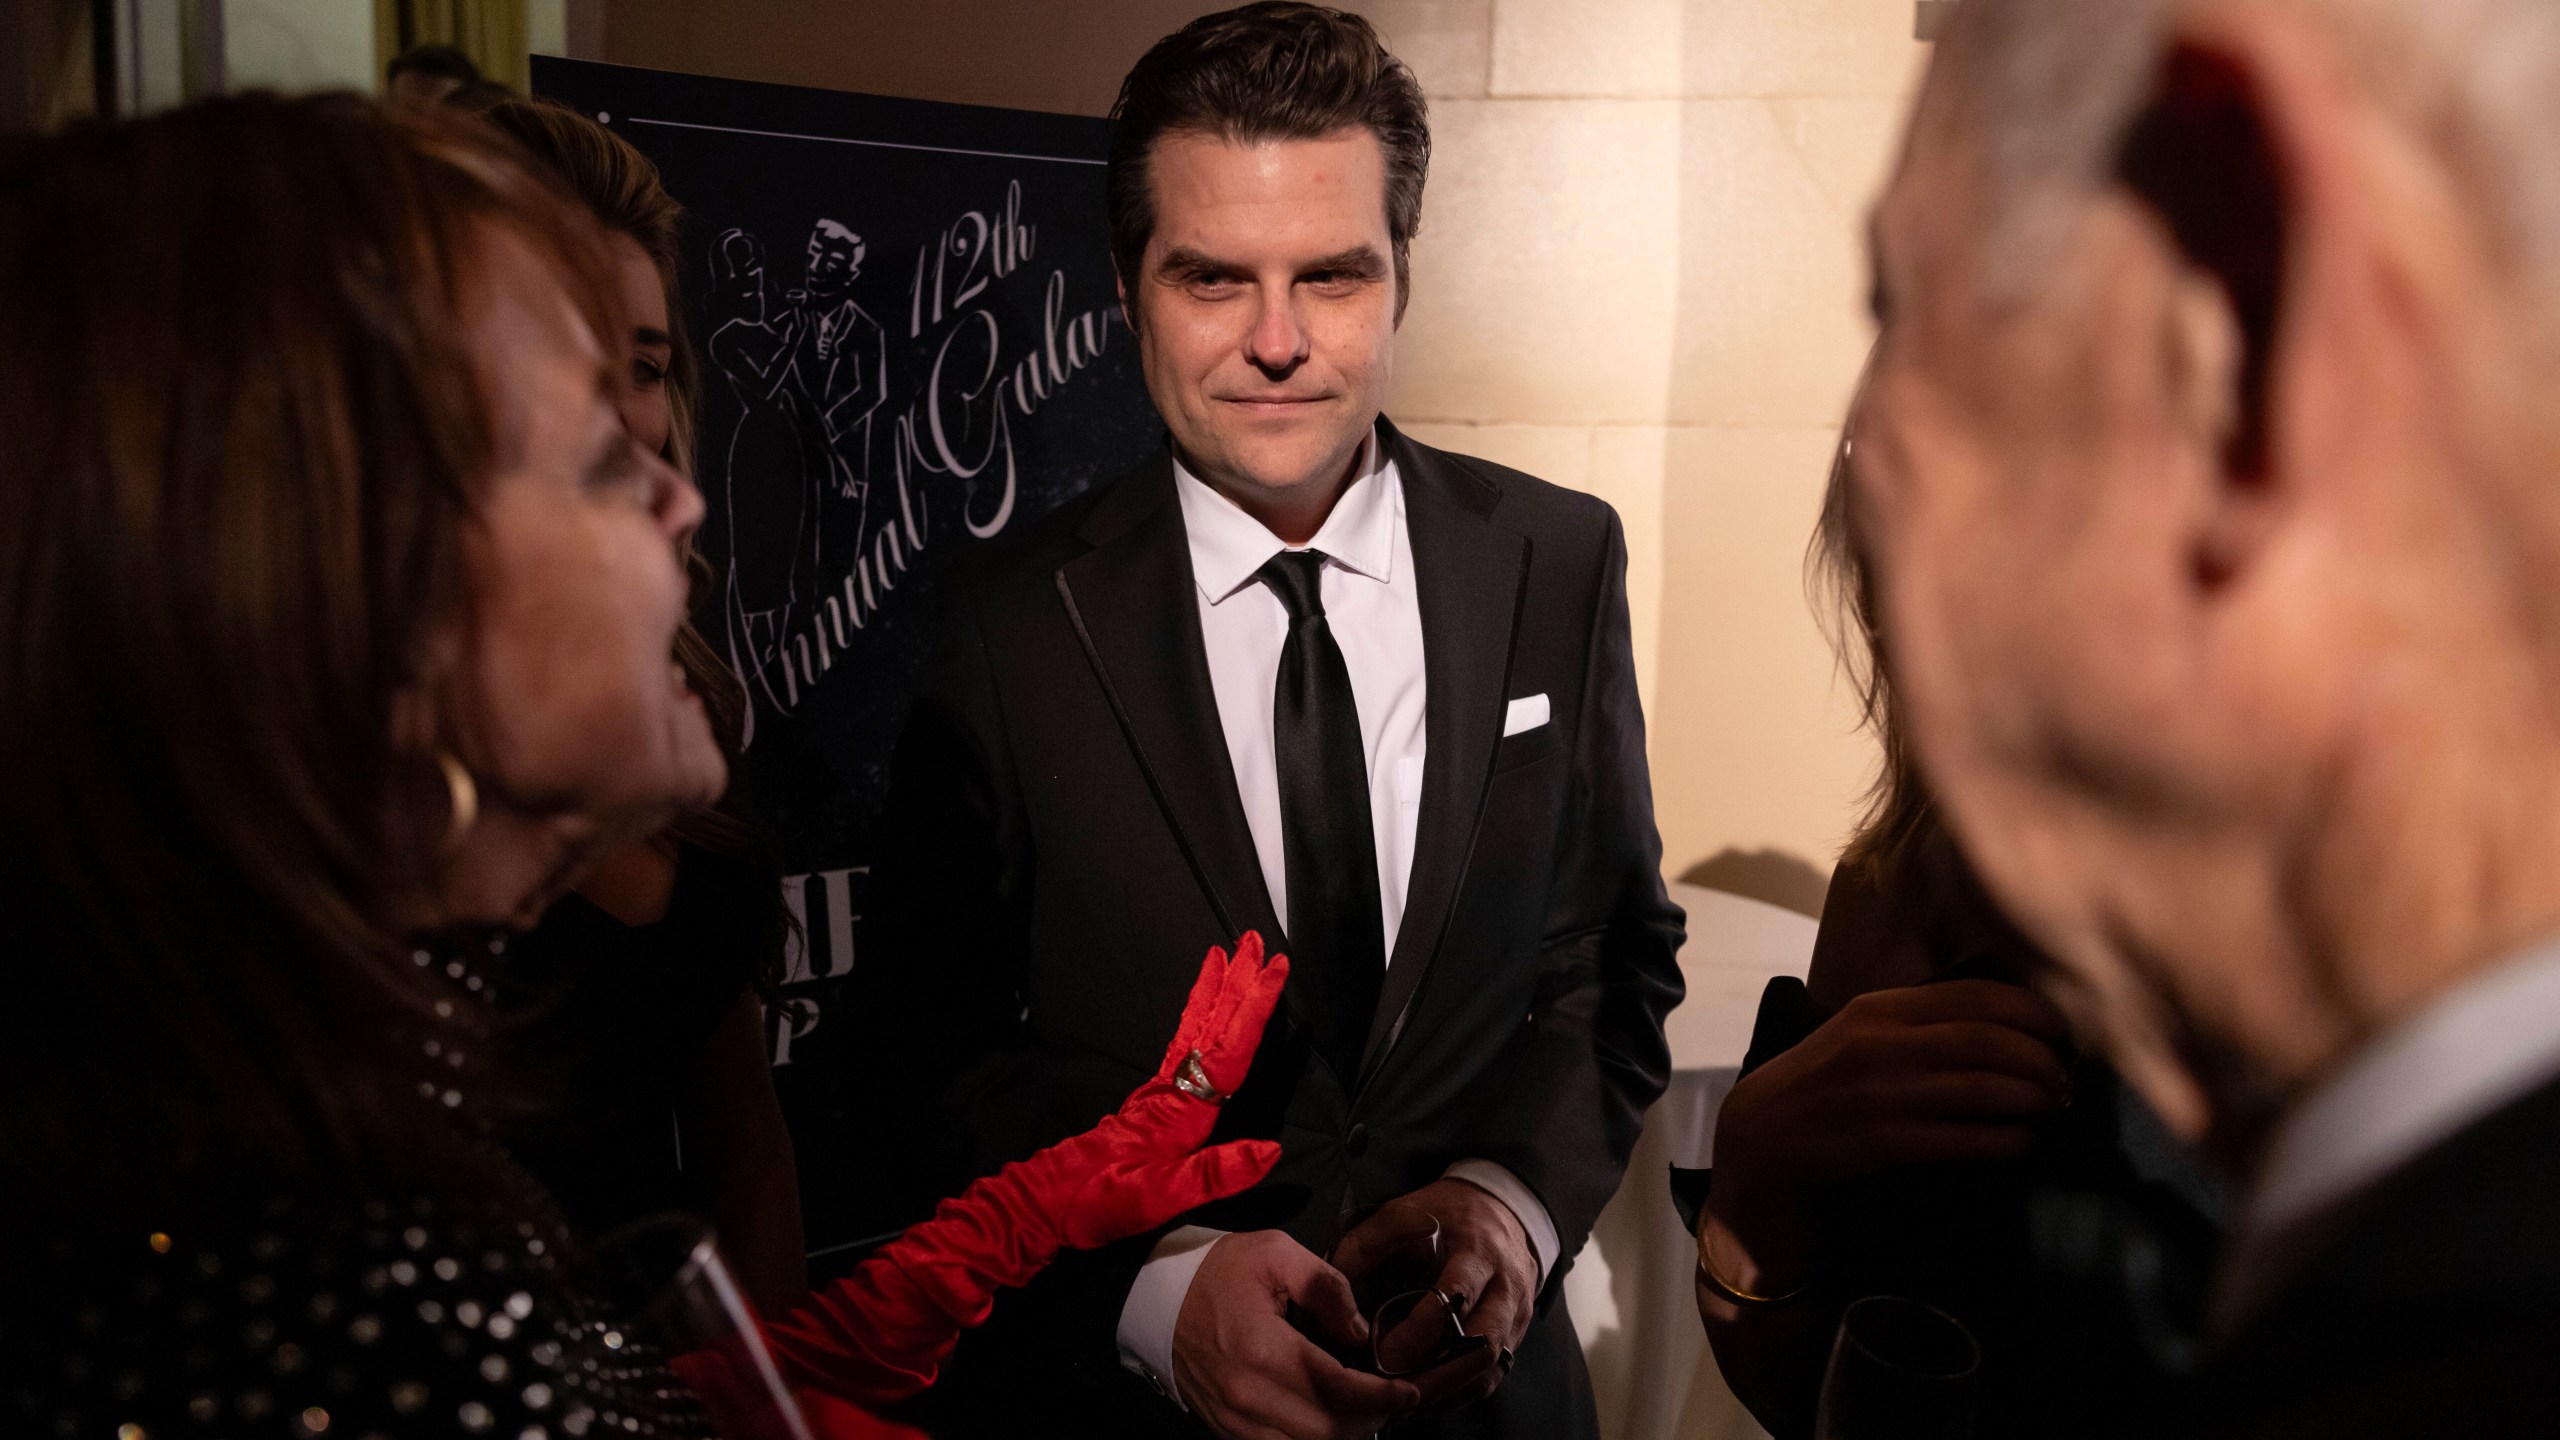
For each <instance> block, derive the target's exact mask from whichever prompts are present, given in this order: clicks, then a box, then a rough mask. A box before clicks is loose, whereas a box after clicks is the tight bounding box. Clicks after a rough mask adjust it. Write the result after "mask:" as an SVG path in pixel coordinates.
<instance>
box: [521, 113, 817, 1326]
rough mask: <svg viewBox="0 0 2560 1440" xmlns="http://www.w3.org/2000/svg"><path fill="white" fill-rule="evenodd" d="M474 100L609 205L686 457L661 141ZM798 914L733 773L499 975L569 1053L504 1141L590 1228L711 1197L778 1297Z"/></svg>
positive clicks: (627, 303)
mask: <svg viewBox="0 0 2560 1440" xmlns="http://www.w3.org/2000/svg"><path fill="white" fill-rule="evenodd" d="M479 118H480V120H481V122H482V123H484V124H487V125H489V126H492V127H493V128H495V129H496V130H498V131H499V132H500V133H502V134H504V135H506V136H507V137H508V138H510V139H512V140H513V141H515V142H516V144H518V145H519V146H521V147H523V149H524V150H525V151H526V152H527V153H528V154H530V155H531V156H532V157H533V158H534V159H535V160H536V161H538V162H540V163H541V165H542V167H543V168H544V169H545V170H546V171H548V172H549V173H550V175H551V176H552V177H553V178H555V179H556V180H558V181H559V182H560V183H561V184H562V185H563V186H564V187H566V189H567V190H568V192H569V193H570V195H571V196H573V197H574V198H575V199H577V200H578V201H579V203H581V204H583V205H584V206H586V208H587V209H588V210H589V211H590V212H592V213H593V214H594V216H595V218H596V219H597V220H598V221H599V222H600V223H601V224H602V226H603V230H604V244H605V249H606V251H607V254H608V256H609V258H610V259H611V261H612V267H613V280H614V286H615V291H616V294H617V295H618V296H619V298H620V300H621V302H622V309H623V313H624V316H625V319H626V321H627V333H628V336H629V345H628V352H629V363H628V366H627V368H626V369H624V371H623V372H622V374H621V376H620V378H619V381H618V383H617V385H616V387H615V405H616V407H617V408H618V409H620V410H621V412H622V419H623V424H624V425H625V426H626V427H627V428H628V429H629V430H630V432H631V438H632V439H633V440H634V441H635V442H637V443H638V444H639V445H640V447H641V448H642V449H644V450H647V451H649V452H651V453H652V454H655V455H657V456H659V457H660V458H662V459H664V460H665V461H666V462H667V463H668V464H669V465H671V466H673V467H675V469H676V470H677V471H678V472H679V473H681V474H686V475H690V474H691V473H692V469H693V433H694V429H693V421H694V411H695V406H696V404H697V402H698V398H699V397H698V394H697V391H696V385H697V383H698V376H699V373H700V372H699V369H698V367H697V366H696V364H695V361H694V356H693V351H692V347H691V346H690V345H689V344H687V342H686V337H685V327H684V304H683V297H682V293H681V291H680V288H679V286H678V283H677V279H676V276H677V266H678V263H679V259H680V256H681V254H682V242H683V228H684V209H683V207H682V206H680V205H678V204H677V203H676V202H675V199H674V197H673V196H670V195H669V194H667V191H666V187H665V186H664V185H663V184H661V183H660V182H659V179H658V172H657V167H656V166H653V165H651V164H650V163H649V161H648V158H647V157H645V156H643V155H642V154H641V153H640V152H639V151H637V150H634V149H633V148H631V146H630V145H628V144H627V143H625V142H624V141H623V140H622V139H621V137H619V136H617V135H615V134H613V132H611V131H609V130H607V129H605V128H604V127H603V126H601V125H598V124H596V123H595V122H594V121H591V120H589V119H587V118H586V117H585V116H583V115H580V114H578V113H576V112H575V111H572V110H569V109H566V108H564V107H562V106H559V105H554V104H550V103H548V102H544V101H530V100H508V101H505V102H503V103H501V104H498V105H495V106H492V107H490V108H489V109H488V110H486V111H483V112H481V115H480V117H479ZM685 557H686V561H687V569H688V570H689V571H690V572H691V574H692V576H693V580H694V590H693V595H694V600H695V602H696V604H697V605H698V604H699V602H700V600H701V598H702V596H703V595H704V593H705V592H706V591H707V590H708V588H709V583H710V570H709V567H708V566H707V565H706V564H704V563H703V562H702V560H701V558H700V556H699V555H698V554H696V553H695V552H694V551H693V549H692V548H691V547H690V546H688V547H687V548H686V552H685ZM675 658H676V663H677V664H678V665H680V666H682V667H683V668H684V673H685V681H686V683H687V684H688V685H690V686H691V687H692V689H693V692H694V693H695V694H696V695H698V696H700V697H702V702H703V710H704V713H705V714H706V715H707V716H708V717H709V719H710V722H711V730H712V734H713V735H714V736H715V737H716V738H717V739H718V740H719V742H720V750H721V753H722V754H723V755H725V756H727V757H728V759H729V761H730V763H731V764H732V765H733V766H734V765H735V764H736V763H737V760H738V758H739V754H740V751H741V749H742V740H743V737H744V731H745V719H746V705H747V695H746V691H745V689H744V688H743V687H742V686H741V685H740V684H739V683H738V679H737V676H736V675H735V674H734V673H733V672H732V671H731V670H730V668H729V666H728V665H727V664H726V663H725V662H724V661H722V659H721V658H720V656H719V653H718V652H717V651H715V650H713V649H712V648H711V645H710V644H709V642H707V641H705V640H704V639H703V638H702V635H701V633H700V632H699V631H697V630H695V629H694V627H693V624H692V622H691V621H690V620H688V621H686V622H685V623H684V624H683V625H681V626H679V627H677V630H676V641H675ZM786 923H787V922H786V920H785V918H784V912H783V906H782V876H781V872H780V870H779V868H778V867H777V866H775V864H774V863H773V860H772V857H771V855H770V854H769V853H768V850H767V847H766V846H765V845H764V844H763V843H762V842H761V837H760V836H759V835H758V833H757V831H756V830H755V829H754V828H753V827H752V826H751V825H750V824H749V823H748V822H747V821H746V820H745V819H744V818H743V810H742V807H741V806H740V804H739V802H738V799H737V797H736V794H735V792H734V790H733V792H732V793H731V795H730V796H728V797H726V798H724V800H723V801H722V803H721V804H720V805H719V806H717V807H713V808H709V809H704V810H699V811H695V812H692V813H690V814H687V815H684V816H681V817H679V818H678V819H677V821H676V822H675V823H674V824H673V825H670V826H669V827H668V828H667V829H665V830H664V831H661V832H660V833H658V834H656V835H652V836H649V837H646V838H645V839H643V840H641V841H639V842H638V843H636V844H632V845H627V846H624V847H622V848H621V849H619V850H616V851H614V852H613V853H612V854H609V855H606V856H603V857H602V858H600V859H599V860H598V862H597V864H596V866H595V868H594V869H593V870H592V871H591V872H590V873H589V874H588V875H587V877H586V878H585V879H583V880H581V881H579V882H578V884H577V886H576V887H575V888H574V889H572V890H571V891H570V893H569V894H567V895H565V896H562V897H561V899H560V900H559V902H558V903H556V904H554V905H553V906H552V907H551V909H550V910H548V911H547V912H545V913H544V915H543V918H542V923H541V924H540V925H538V926H537V927H535V929H534V930H533V932H532V933H531V934H529V935H527V936H525V937H523V939H522V940H520V941H518V942H517V943H516V944H515V945H514V946H513V947H512V948H511V950H510V952H509V956H508V965H507V977H506V978H507V981H508V986H509V989H510V991H511V992H513V997H514V999H515V1000H516V1001H517V1002H519V1003H518V1004H516V1005H515V1006H513V1007H511V1008H512V1009H513V1010H514V1011H515V1013H516V1015H517V1023H516V1024H515V1026H514V1027H513V1033H511V1035H510V1036H509V1040H508V1044H509V1048H510V1049H511V1050H513V1051H516V1052H518V1053H521V1054H523V1055H525V1056H527V1057H544V1058H547V1059H549V1060H550V1061H551V1062H552V1063H553V1065H554V1067H555V1069H556V1070H557V1071H558V1072H559V1073H558V1074H557V1076H556V1079H555V1082H554V1083H555V1086H556V1089H557V1092H558V1096H559V1098H558V1100H557V1103H555V1104H553V1105H551V1106H549V1107H546V1109H545V1110H544V1111H543V1112H541V1113H539V1114H533V1115H527V1116H523V1117H520V1119H519V1120H518V1121H517V1122H516V1123H513V1124H510V1125H508V1126H507V1127H506V1139H507V1143H508V1148H509V1149H510V1150H512V1151H513V1152H514V1153H515V1155H516V1157H517V1158H518V1159H519V1160H522V1161H523V1162H524V1163H525V1165H526V1167H527V1168H528V1169H530V1170H532V1171H533V1172H534V1174H535V1175H536V1176H538V1177H540V1178H541V1180H542V1181H543V1183H544V1184H545V1185H547V1186H549V1187H550V1189H551V1192H552V1194H553V1195H554V1196H555V1197H556V1198H557V1199H558V1200H559V1201H560V1204H561V1207H562V1208H563V1209H564V1210H566V1211H567V1212H568V1214H569V1217H570V1218H571V1219H572V1220H573V1221H575V1222H576V1223H577V1224H579V1225H580V1226H581V1227H583V1228H585V1229H587V1230H590V1231H593V1232H596V1233H602V1232H605V1231H608V1230H612V1229H614V1228H616V1227H617V1226H620V1225H622V1224H624V1223H627V1222H629V1221H633V1220H637V1219H640V1218H642V1217H644V1216H648V1215H652V1214H657V1213H661V1212H666V1211H689V1212H693V1213H696V1214H700V1215H703V1216H706V1217H708V1218H709V1219H710V1220H711V1221H712V1222H713V1225H714V1227H715V1228H716V1229H717V1231H718V1233H719V1236H720V1245H721V1248H722V1249H723V1250H724V1251H725V1252H726V1253H727V1254H728V1256H729V1260H730V1264H731V1265H732V1266H733V1267H735V1269H736V1270H737V1272H738V1278H739V1280H740V1282H741V1283H742V1284H744V1285H745V1286H746V1288H747V1291H748V1293H749V1294H751V1295H752V1296H754V1297H755V1300H756V1302H757V1303H758V1304H760V1305H762V1306H763V1307H765V1308H766V1309H767V1310H771V1311H777V1312H778V1311H780V1310H782V1309H786V1308H788V1307H790V1306H792V1305H796V1304H798V1303H799V1301H800V1299H801V1297H802V1295H803V1294H804V1293H805V1292H806V1291H807V1290H808V1288H809V1280H808V1267H807V1264H806V1263H805V1261H804V1259H803V1254H802V1252H803V1250H804V1248H805V1245H804V1242H803V1240H802V1232H801V1223H800V1195H799V1185H798V1179H797V1173H796V1166H795V1164H794V1160H793V1155H792V1148H791V1136H790V1133H789V1131H788V1130H786V1129H785V1128H784V1126H783V1120H782V1107H781V1105H780V1104H779V1102H778V1101H777V1100H776V1099H775V1096H774V1090H773V1072H772V1069H771V1067H770V1065H769V1064H768V1062H767V1055H766V1050H765V1002H766V1001H767V1000H778V998H779V997H778V994H777V991H776V986H777V982H778V980H779V978H780V974H781V969H782V945H783V936H784V933H785V930H784V927H785V925H786Z"/></svg>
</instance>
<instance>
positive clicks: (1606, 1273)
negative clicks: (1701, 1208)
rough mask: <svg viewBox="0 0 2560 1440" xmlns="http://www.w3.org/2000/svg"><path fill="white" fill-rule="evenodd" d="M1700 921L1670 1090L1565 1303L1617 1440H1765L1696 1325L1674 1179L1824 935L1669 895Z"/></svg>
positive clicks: (1715, 894) (1698, 1149)
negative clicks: (1776, 981) (1776, 991)
mask: <svg viewBox="0 0 2560 1440" xmlns="http://www.w3.org/2000/svg"><path fill="white" fill-rule="evenodd" d="M1672 891H1673V896H1672V898H1673V899H1675V900H1677V901H1678V902H1679V903H1680V904H1681V905H1682V906H1683V907H1684V908H1685V909H1687V910H1688V912H1689V936H1690V939H1689V944H1688V946H1687V947H1686V948H1685V949H1683V950H1682V951H1681V952H1680V970H1681V973H1682V975H1683V976H1684V977H1685V978H1686V979H1687V981H1688V984H1689V995H1688V999H1687V1000H1685V1001H1684V1002H1683V1003H1682V1004H1681V1007H1680V1008H1679V1009H1678V1010H1675V1011H1673V1012H1672V1015H1671V1020H1670V1023H1669V1025H1668V1026H1667V1027H1666V1028H1667V1033H1668V1035H1669V1038H1670V1041H1671V1063H1672V1065H1673V1067H1674V1068H1673V1071H1672V1076H1671V1087H1670V1089H1668V1090H1667V1091H1665V1092H1664V1093H1663V1096H1662V1099H1661V1100H1660V1101H1658V1102H1657V1103H1656V1104H1655V1105H1654V1107H1653V1109H1652V1111H1651V1112H1649V1113H1648V1114H1647V1115H1646V1117H1645V1127H1644V1135H1643V1138H1642V1139H1640V1140H1638V1141H1637V1142H1636V1152H1635V1158H1634V1159H1633V1160H1631V1161H1630V1162H1629V1163H1628V1165H1627V1179H1626V1183H1625V1184H1624V1185H1622V1186H1620V1187H1619V1190H1618V1195H1617V1198H1616V1199H1614V1200H1612V1201H1610V1202H1609V1208H1608V1209H1606V1210H1604V1211H1602V1212H1601V1214H1600V1221H1599V1223H1598V1224H1597V1225H1596V1226H1594V1227H1593V1228H1592V1232H1591V1241H1590V1243H1589V1244H1588V1245H1586V1246H1584V1247H1583V1250H1582V1254H1581V1256H1580V1258H1578V1259H1577V1260H1576V1261H1575V1262H1574V1268H1573V1270H1572V1271H1571V1273H1569V1274H1567V1275H1566V1276H1565V1282H1564V1284H1565V1300H1566V1303H1567V1304H1568V1305H1569V1306H1571V1307H1572V1310H1573V1321H1574V1328H1575V1329H1576V1330H1578V1331H1579V1332H1581V1335H1582V1349H1583V1355H1584V1358H1585V1359H1586V1360H1587V1361H1588V1362H1589V1364H1590V1367H1591V1385H1592V1389H1593V1391H1594V1392H1595V1394H1596V1397H1597V1399H1598V1401H1599V1406H1600V1433H1601V1435H1602V1436H1604V1437H1606V1440H1766V1434H1765V1432H1763V1431H1762V1430H1761V1429H1760V1427H1759V1426H1758V1425H1757V1424H1755V1423H1753V1421H1752V1419H1751V1416H1750V1413H1749V1412H1748V1411H1745V1410H1744V1409H1743V1408H1742V1402H1740V1401H1738V1400H1736V1399H1734V1398H1733V1392H1732V1391H1730V1390H1728V1389H1727V1388H1725V1383H1724V1377H1723V1376H1722V1375H1721V1374H1719V1373H1718V1372H1717V1370H1716V1364H1715V1357H1714V1356H1713V1355H1712V1354H1711V1353H1709V1351H1708V1349H1707V1337H1706V1332H1705V1331H1704V1330H1702V1329H1700V1328H1699V1325H1698V1308H1697V1298H1696V1295H1695V1292H1694V1291H1693V1290H1692V1289H1691V1281H1690V1275H1691V1273H1692V1270H1693V1267H1694V1266H1695V1263H1696V1255H1697V1250H1696V1244H1695V1242H1694V1241H1693V1240H1692V1239H1691V1238H1690V1236H1689V1232H1688V1229H1687V1227H1685V1226H1683V1225H1682V1224H1681V1223H1680V1217H1679V1214H1678V1212H1676V1211H1675V1210H1674V1209H1673V1208H1672V1205H1671V1190H1670V1186H1669V1183H1668V1180H1667V1178H1666V1171H1667V1170H1668V1168H1669V1167H1670V1166H1672V1165H1682V1166H1698V1165H1704V1164H1706V1163H1707V1162H1708V1160H1709V1158H1710V1157H1711V1156H1712V1155H1713V1154H1714V1150H1715V1128H1716V1110H1717V1108H1718V1107H1720V1106H1721V1105H1723V1103H1724V1097H1725V1094H1726V1092H1728V1091H1730V1090H1731V1089H1732V1088H1733V1081H1734V1076H1735V1074H1736V1073H1737V1072H1738V1071H1739V1070H1740V1068H1741V1065H1742V1056H1743V1052H1744V1050H1745V1049H1747V1048H1748V1047H1749V1045H1750V1043H1751V1023H1752V1020H1753V1017H1754V1016H1755V1014H1756V1013H1757V1010H1758V1008H1759V1003H1760V991H1761V990H1762V988H1763V987H1765V986H1766V985H1767V984H1768V982H1769V977H1771V976H1773V975H1779V974H1791V975H1795V976H1797V977H1799V978H1801V977H1802V976H1803V975H1804V971H1805V964H1806V962H1807V961H1808V960H1810V959H1811V958H1812V954H1813V931H1814V922H1813V921H1811V920H1809V919H1807V918H1805V917H1804V916H1802V915H1798V914H1796V913H1795V912H1793V911H1791V910H1782V909H1779V908H1778V907H1777V906H1774V905H1765V904H1762V903H1761V902H1759V901H1756V900H1746V899H1743V898H1741V897H1739V896H1734V895H1727V894H1724V893H1722V892H1719V891H1710V890H1701V889H1698V888H1696V887H1694V886H1686V885H1676V886H1673V887H1672Z"/></svg>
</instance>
